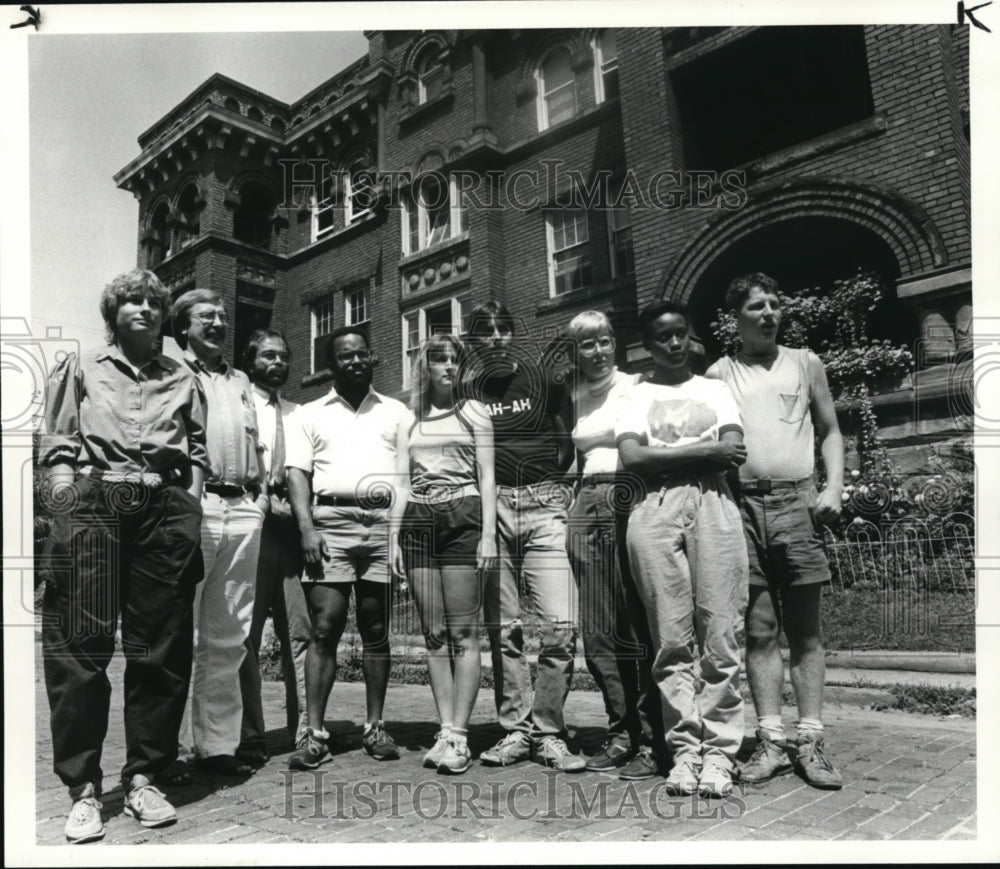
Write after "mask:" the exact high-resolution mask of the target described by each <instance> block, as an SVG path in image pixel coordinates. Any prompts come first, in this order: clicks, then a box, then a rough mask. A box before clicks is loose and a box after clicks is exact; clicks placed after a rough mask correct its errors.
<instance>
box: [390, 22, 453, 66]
mask: <svg viewBox="0 0 1000 869" xmlns="http://www.w3.org/2000/svg"><path fill="white" fill-rule="evenodd" d="M435 45H436V46H437V47H438V48H439V49H440V51H441V53H442V54H443V55H447V54H448V53H449V52H450V51H451V48H452V45H451V43H450V42H449V41H448V37H447V35H446V34H445V33H444V32H443V31H441V30H432V31H430V32H428V33H424V34H422V35H421V36H420V38H419V39H416V40H414V41H413V43H412V44H411V45H410V47H409V48H408V49H407V50H406V54H405V55H404V56H403V64H402V69H403V72H406V73H411V74H413V75H416V70H417V61H418V60H419V59H420V57H421V56H422V55H423V54H424V52H425V51H427V50H428V49H429V48H431V47H432V46H435ZM444 62H445V63H447V57H445V59H444Z"/></svg>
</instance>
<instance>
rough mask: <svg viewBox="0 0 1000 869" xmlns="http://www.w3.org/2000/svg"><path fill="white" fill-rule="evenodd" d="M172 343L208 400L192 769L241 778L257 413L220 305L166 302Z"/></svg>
mask: <svg viewBox="0 0 1000 869" xmlns="http://www.w3.org/2000/svg"><path fill="white" fill-rule="evenodd" d="M171 317H172V319H173V326H174V338H175V340H176V341H177V343H178V344H179V345H180V346H181V348H182V349H183V350H184V361H185V362H186V363H187V365H188V367H189V368H190V369H191V370H192V371H193V372H194V374H195V377H197V378H198V380H199V381H200V382H201V384H202V386H203V388H204V390H205V395H206V398H207V401H208V403H207V414H206V418H207V435H208V459H209V467H208V470H207V472H206V475H205V492H204V495H203V496H202V502H201V505H202V523H201V553H202V558H203V559H204V562H205V580H204V582H202V583H201V584H200V585H199V586H198V590H197V593H196V595H195V600H194V620H195V642H194V672H193V675H192V677H191V726H192V731H193V735H194V751H195V764H196V765H197V766H198V767H199V768H201V769H204V770H205V771H207V772H213V773H217V774H220V775H247V774H249V773H251V772H253V768H252V767H249V766H247V765H246V764H244V763H241V762H240V761H239V760H238V759H237V757H236V750H237V748H238V746H239V742H240V725H241V722H242V718H243V700H242V697H241V695H240V680H239V670H240V665H241V664H242V663H243V657H244V655H245V654H246V646H245V643H246V640H247V637H248V636H249V634H250V623H251V620H252V617H253V597H254V586H255V584H256V578H257V554H258V551H259V548H260V528H261V524H262V523H263V521H264V505H265V504H266V502H267V498H266V496H265V495H262V494H261V486H262V484H263V474H262V471H261V459H260V452H259V442H258V439H257V412H256V410H255V409H254V403H253V392H252V390H251V387H250V381H249V380H248V379H247V376H246V375H245V374H244V373H243V372H242V371H238V370H237V369H235V368H233V366H231V365H230V364H229V363H227V362H226V361H225V360H224V359H223V358H222V348H223V346H224V345H225V341H226V331H227V324H228V319H227V317H226V309H225V307H224V306H223V304H222V299H221V298H220V297H219V296H218V295H217V294H216V293H213V292H212V291H210V290H201V289H196V290H190V291H188V292H186V293H184V294H183V295H182V296H180V297H179V298H178V299H177V301H176V302H175V303H174V307H173V311H172V313H171Z"/></svg>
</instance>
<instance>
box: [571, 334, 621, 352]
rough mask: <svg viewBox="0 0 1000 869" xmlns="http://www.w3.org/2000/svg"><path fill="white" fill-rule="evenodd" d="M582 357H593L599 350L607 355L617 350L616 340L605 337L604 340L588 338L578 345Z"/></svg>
mask: <svg viewBox="0 0 1000 869" xmlns="http://www.w3.org/2000/svg"><path fill="white" fill-rule="evenodd" d="M576 348H577V350H579V351H580V355H582V356H593V355H594V354H595V353H596V352H597V351H598V350H601V351H603V352H604V353H607V352H608V351H609V350H614V349H615V339H614V338H609V337H607V336H605V337H604V338H586V339H585V340H583V341H581V342H580V343H579V344H577V345H576Z"/></svg>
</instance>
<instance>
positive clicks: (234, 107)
mask: <svg viewBox="0 0 1000 869" xmlns="http://www.w3.org/2000/svg"><path fill="white" fill-rule="evenodd" d="M223 105H224V106H225V107H226V108H227V109H229V111H231V112H236V114H239V113H240V102H239V100H237V99H234V98H233V97H226V101H225V102H224V103H223Z"/></svg>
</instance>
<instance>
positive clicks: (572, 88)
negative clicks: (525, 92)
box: [535, 47, 576, 130]
mask: <svg viewBox="0 0 1000 869" xmlns="http://www.w3.org/2000/svg"><path fill="white" fill-rule="evenodd" d="M535 76H536V79H537V85H538V129H539V130H547V129H548V128H549V127H551V126H552V125H553V124H558V123H560V122H562V121H566V120H569V119H570V118H572V117H573V116H574V115H575V114H576V77H575V75H574V73H573V65H572V61H571V58H570V53H569V49H568V48H564V47H560V48H556V49H554V50H553V51H551V52H549V54H548V55H546V57H545V60H543V61H542V63H541V65H540V66H539V67H538V70H537V71H536V73H535Z"/></svg>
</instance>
